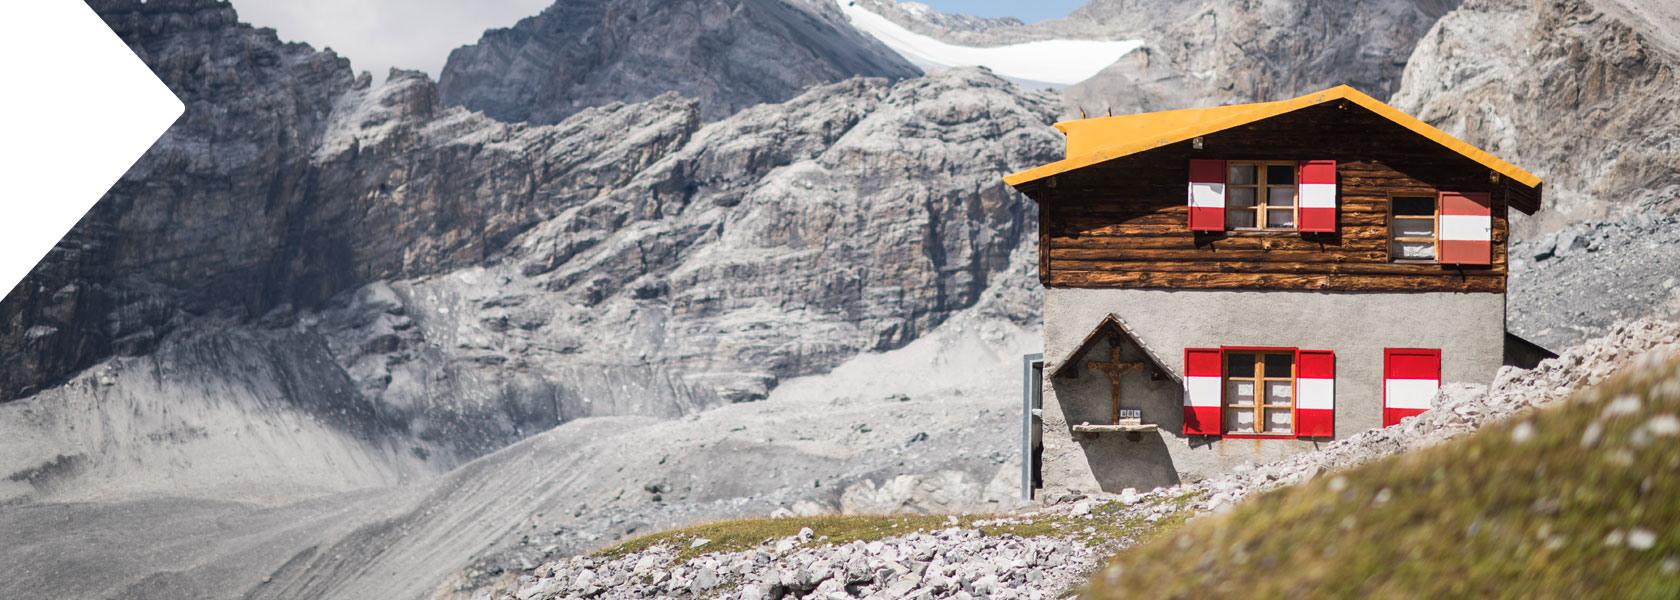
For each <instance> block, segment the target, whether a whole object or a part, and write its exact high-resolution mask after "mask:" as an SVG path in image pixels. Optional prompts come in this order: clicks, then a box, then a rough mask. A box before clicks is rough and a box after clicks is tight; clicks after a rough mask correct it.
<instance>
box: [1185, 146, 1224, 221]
mask: <svg viewBox="0 0 1680 600" xmlns="http://www.w3.org/2000/svg"><path fill="white" fill-rule="evenodd" d="M1190 230H1191V231H1225V161H1223V160H1207V159H1201V158H1194V159H1190Z"/></svg>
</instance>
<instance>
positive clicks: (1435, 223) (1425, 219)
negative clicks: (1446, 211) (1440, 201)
mask: <svg viewBox="0 0 1680 600" xmlns="http://www.w3.org/2000/svg"><path fill="white" fill-rule="evenodd" d="M1389 209H1390V211H1391V212H1392V215H1391V216H1390V218H1389V227H1388V231H1389V234H1388V235H1389V251H1388V256H1389V258H1390V259H1392V260H1408V261H1430V262H1434V261H1435V258H1436V255H1435V244H1436V239H1437V235H1436V234H1437V232H1438V231H1439V230H1440V228H1439V222H1440V218H1439V215H1438V213H1437V211H1436V205H1435V197H1434V196H1393V197H1391V198H1389Z"/></svg>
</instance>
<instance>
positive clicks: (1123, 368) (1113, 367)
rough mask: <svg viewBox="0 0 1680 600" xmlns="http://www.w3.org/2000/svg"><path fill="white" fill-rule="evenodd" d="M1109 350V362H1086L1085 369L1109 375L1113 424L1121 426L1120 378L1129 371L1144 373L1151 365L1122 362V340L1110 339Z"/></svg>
mask: <svg viewBox="0 0 1680 600" xmlns="http://www.w3.org/2000/svg"><path fill="white" fill-rule="evenodd" d="M1108 348H1109V353H1110V354H1109V360H1108V362H1097V361H1094V360H1092V361H1086V362H1085V368H1087V369H1090V370H1093V371H1102V372H1104V373H1108V382H1109V384H1110V385H1111V387H1110V388H1109V395H1110V397H1112V398H1113V399H1114V419H1113V422H1112V423H1111V424H1112V425H1119V424H1120V376H1121V375H1123V374H1125V373H1126V372H1127V371H1134V370H1136V371H1142V370H1143V368H1144V367H1146V366H1148V365H1149V363H1143V362H1120V340H1119V338H1114V337H1110V338H1108Z"/></svg>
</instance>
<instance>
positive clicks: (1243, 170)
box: [1225, 163, 1254, 185]
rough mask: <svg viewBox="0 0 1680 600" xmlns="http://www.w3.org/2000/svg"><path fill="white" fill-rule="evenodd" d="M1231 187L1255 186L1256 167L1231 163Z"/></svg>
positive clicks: (1229, 182)
mask: <svg viewBox="0 0 1680 600" xmlns="http://www.w3.org/2000/svg"><path fill="white" fill-rule="evenodd" d="M1225 183H1228V184H1231V185H1254V165H1243V164H1237V163H1231V177H1230V181H1227V182H1225Z"/></svg>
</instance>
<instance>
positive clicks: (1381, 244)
mask: <svg viewBox="0 0 1680 600" xmlns="http://www.w3.org/2000/svg"><path fill="white" fill-rule="evenodd" d="M1192 158H1212V159H1225V160H1308V159H1335V160H1336V161H1337V164H1336V174H1337V178H1338V180H1339V181H1338V184H1339V185H1338V211H1337V218H1338V223H1337V231H1336V232H1335V233H1318V234H1315V233H1298V232H1225V233H1212V234H1208V233H1202V234H1198V233H1194V232H1191V231H1190V230H1189V227H1188V219H1189V214H1188V213H1189V209H1188V208H1187V206H1186V200H1185V196H1186V185H1187V182H1188V180H1189V161H1190V159H1192ZM1506 187H1507V186H1506V185H1504V183H1503V182H1502V181H1501V180H1500V179H1499V178H1498V177H1497V176H1492V175H1491V172H1490V171H1489V169H1488V168H1487V167H1484V166H1482V165H1480V164H1478V163H1476V162H1474V161H1471V160H1469V159H1467V158H1464V157H1463V156H1461V155H1459V154H1457V153H1455V152H1452V151H1451V150H1448V149H1446V148H1444V147H1441V146H1440V145H1438V144H1435V143H1434V142H1431V141H1429V140H1428V139H1427V138H1423V137H1422V136H1419V135H1417V134H1415V133H1413V132H1411V131H1409V130H1407V129H1405V128H1403V127H1400V126H1399V125H1396V124H1394V123H1392V122H1390V121H1388V120H1387V119H1383V118H1381V117H1379V116H1377V115H1375V114H1372V113H1370V112H1369V111H1366V110H1365V109H1363V108H1360V107H1359V106H1358V105H1355V104H1352V103H1345V102H1337V103H1330V104H1325V105H1321V106H1316V107H1312V108H1308V109H1303V110H1299V111H1296V112H1294V113H1290V114H1287V115H1282V116H1278V117H1274V118H1272V119H1268V120H1265V121H1261V122H1258V123H1253V124H1250V125H1247V126H1243V127H1239V128H1235V129H1230V130H1226V131H1222V132H1219V133H1216V134H1210V135H1208V136H1205V137H1204V138H1203V149H1201V150H1195V149H1193V148H1192V147H1191V143H1190V142H1189V141H1186V142H1181V143H1177V144H1172V145H1168V146H1163V147H1161V148H1156V149H1153V150H1149V151H1146V152H1142V153H1139V154H1135V155H1132V156H1128V157H1123V158H1120V159H1116V160H1112V161H1108V162H1105V163H1100V164H1097V165H1092V166H1090V167H1086V168H1083V169H1079V170H1075V171H1071V172H1068V173H1063V174H1060V175H1057V176H1055V178H1054V180H1049V179H1047V180H1041V181H1040V182H1037V183H1036V184H1035V185H1033V186H1030V187H1023V191H1026V192H1027V193H1028V195H1030V196H1032V197H1033V198H1034V199H1035V200H1038V202H1039V211H1040V212H1039V277H1040V279H1041V280H1042V281H1043V282H1044V284H1045V285H1046V286H1051V287H1122V288H1176V289H1271V290H1277V289H1286V290H1327V291H1386V292H1402V291H1451V292H1504V291H1505V274H1506V248H1505V245H1506V239H1507V232H1508V227H1507V222H1506V216H1507V197H1506ZM1443 190H1445V191H1457V192H1487V193H1490V194H1492V197H1493V256H1492V261H1491V262H1492V264H1491V265H1488V266H1482V267H1468V266H1467V267H1459V266H1451V265H1438V264H1418V263H1396V262H1391V261H1390V260H1389V249H1388V248H1389V247H1388V244H1389V236H1388V227H1389V223H1388V221H1389V214H1388V212H1389V211H1388V202H1389V200H1388V198H1389V194H1390V193H1397V194H1417V195H1434V194H1435V193H1436V192H1438V191H1443Z"/></svg>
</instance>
